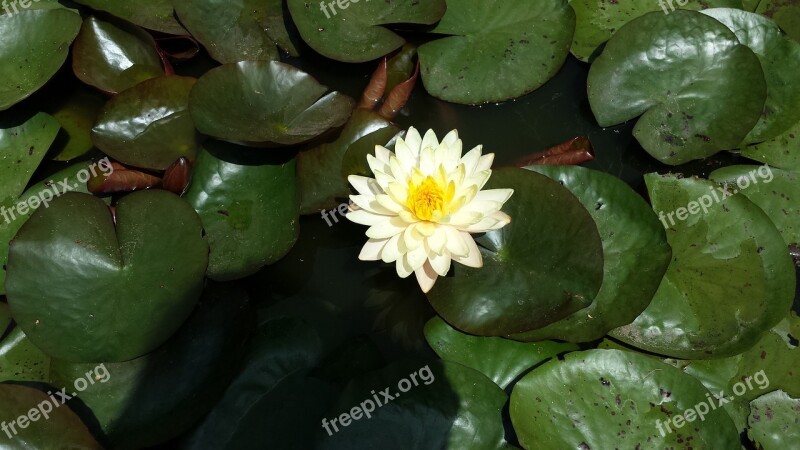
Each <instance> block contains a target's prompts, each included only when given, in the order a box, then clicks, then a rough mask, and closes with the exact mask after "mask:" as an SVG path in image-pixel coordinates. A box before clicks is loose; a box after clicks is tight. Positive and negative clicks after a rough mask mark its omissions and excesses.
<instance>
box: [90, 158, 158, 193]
mask: <svg viewBox="0 0 800 450" xmlns="http://www.w3.org/2000/svg"><path fill="white" fill-rule="evenodd" d="M111 168H112V169H114V170H113V171H112V172H111V173H100V174H97V175H94V176H92V177H90V178H89V181H87V182H86V187H87V189H89V192H92V193H95V194H113V193H116V192H132V191H137V190H141V189H147V188H151V187H153V186H158V185H159V184H160V183H161V180H160V179H159V178H158V177H156V176H153V175H150V174H148V173H144V172H140V171H138V170H131V169H129V168H127V167H125V166H123V165H122V164H120V163H118V162H112V163H111Z"/></svg>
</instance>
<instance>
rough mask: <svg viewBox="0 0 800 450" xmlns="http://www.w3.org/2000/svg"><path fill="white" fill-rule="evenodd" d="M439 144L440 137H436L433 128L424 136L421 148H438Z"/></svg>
mask: <svg viewBox="0 0 800 450" xmlns="http://www.w3.org/2000/svg"><path fill="white" fill-rule="evenodd" d="M438 146H439V139H437V138H436V133H434V131H433V130H428V131H427V132H425V136H424V137H423V138H422V144H421V145H420V146H419V150H420V151H422V150H425V149H426V148H432V149H436V147H438Z"/></svg>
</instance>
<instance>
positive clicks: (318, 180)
mask: <svg viewBox="0 0 800 450" xmlns="http://www.w3.org/2000/svg"><path fill="white" fill-rule="evenodd" d="M399 131H400V129H399V128H398V127H397V126H395V125H394V124H392V123H391V122H389V121H388V120H386V119H384V118H382V117H380V116H379V115H377V114H375V113H374V112H372V111H368V110H365V109H357V110H355V111H354V112H353V115H352V116H351V117H350V120H348V121H347V124H346V125H345V127H344V130H342V133H341V134H340V135H339V136H338V137H337V138H336V140H335V141H333V142H328V143H324V144H320V145H318V146H316V147H314V148H311V149H308V150H304V151H301V152H300V153H299V154H298V155H297V177H298V183H299V185H300V194H301V197H302V203H301V207H300V211H301V213H302V214H315V213H317V212H319V211H321V210H324V209H334V208H336V207H337V206H338V205H339V204H340V203H341V202H342V199H346V198H347V196H348V195H349V194H350V192H351V191H350V187H349V185H348V183H347V175H350V174H351V173H352V172H349V171H348V168H352V163H350V164H347V165H346V163H348V161H352V160H354V159H356V158H357V157H358V156H361V155H358V156H354V155H355V154H358V153H360V151H362V150H363V151H368V152H369V153H370V154H374V153H375V146H376V145H386V144H387V142H389V141H390V140H391V139H392V137H394V136H395V135H396V134H397V133H398V132H399ZM351 149H352V152H351ZM348 155H350V156H348ZM362 158H363V159H362V161H364V162H366V155H363V156H362ZM337 168H338V170H337ZM337 173H341V176H336V174H337ZM345 201H346V200H345Z"/></svg>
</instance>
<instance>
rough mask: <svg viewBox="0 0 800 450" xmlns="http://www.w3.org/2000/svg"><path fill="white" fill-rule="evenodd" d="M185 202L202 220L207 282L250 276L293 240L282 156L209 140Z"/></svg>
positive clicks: (293, 186) (289, 170)
mask: <svg viewBox="0 0 800 450" xmlns="http://www.w3.org/2000/svg"><path fill="white" fill-rule="evenodd" d="M184 198H186V200H187V201H188V202H189V203H190V204H191V205H192V206H193V207H194V209H195V210H196V211H197V213H198V214H199V215H200V219H201V220H202V221H203V226H204V228H205V231H206V234H207V237H208V245H209V247H210V248H211V254H210V256H209V262H208V272H207V275H208V277H209V278H211V279H214V280H218V281H225V280H233V279H238V278H242V277H245V276H247V275H251V274H253V273H255V272H257V271H258V270H260V269H261V268H262V267H264V266H265V265H267V264H271V263H273V262H275V261H277V260H278V259H280V258H281V257H283V256H284V255H285V254H286V253H287V252H289V250H290V249H291V248H292V246H293V245H294V243H295V241H296V240H297V237H298V233H299V224H298V221H299V212H300V205H299V198H298V193H297V182H296V180H295V160H294V158H290V157H287V155H279V154H275V153H270V154H262V153H253V152H252V151H250V150H249V149H247V148H244V147H238V146H235V145H233V144H228V143H223V142H219V141H209V142H207V143H206V144H205V146H204V147H203V149H202V150H201V151H200V154H199V155H198V157H197V162H196V163H195V165H194V167H193V171H192V183H191V185H190V187H189V190H188V191H187V192H186V195H185V196H184Z"/></svg>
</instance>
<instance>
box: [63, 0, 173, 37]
mask: <svg viewBox="0 0 800 450" xmlns="http://www.w3.org/2000/svg"><path fill="white" fill-rule="evenodd" d="M75 3H80V4H82V5H86V6H88V7H90V8H94V9H97V10H100V11H106V12H108V13H110V14H111V15H114V16H117V17H120V18H122V19H125V20H127V21H128V22H132V23H135V24H136V25H139V26H140V27H145V28H149V29H151V30H156V31H161V32H162V33H169V34H181V35H183V34H187V33H186V30H185V29H183V27H182V26H181V24H179V23H178V21H177V20H176V19H175V17H173V11H172V4H171V2H170V0H138V1H135V2H132V1H130V0H75Z"/></svg>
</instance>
